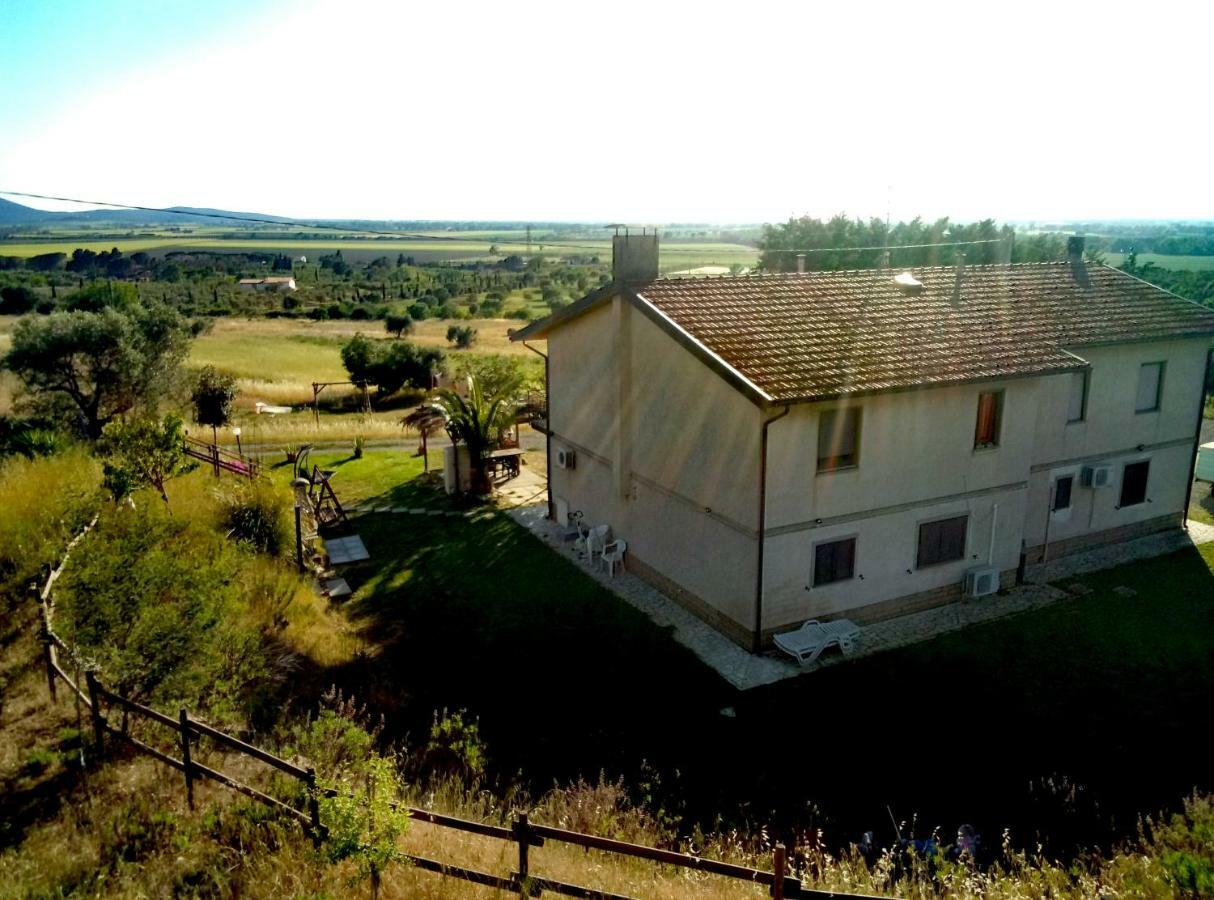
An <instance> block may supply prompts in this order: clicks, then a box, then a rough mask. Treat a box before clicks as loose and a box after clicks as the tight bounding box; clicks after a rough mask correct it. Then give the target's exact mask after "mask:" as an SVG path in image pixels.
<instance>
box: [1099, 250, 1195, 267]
mask: <svg viewBox="0 0 1214 900" xmlns="http://www.w3.org/2000/svg"><path fill="white" fill-rule="evenodd" d="M1128 257H1129V254H1128V253H1105V254H1104V260H1105V262H1106V263H1108V264H1109V265H1110V266H1120V265H1122V264H1123V263H1124V262H1125V261H1126V259H1127V258H1128ZM1147 263H1154V264H1155V265H1157V266H1159V267H1160V268H1163V269H1192V270H1204V269H1214V256H1168V255H1165V254H1162V253H1139V254H1138V265H1140V266H1145V265H1146V264H1147Z"/></svg>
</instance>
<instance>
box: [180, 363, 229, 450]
mask: <svg viewBox="0 0 1214 900" xmlns="http://www.w3.org/2000/svg"><path fill="white" fill-rule="evenodd" d="M235 399H236V379H235V378H233V377H232V376H231V375H229V374H227V373H226V372H220V371H219V370H218V369H216V368H215V367H214V366H203V368H202V370H201V371H200V372H199V373H198V380H197V381H196V382H195V383H194V391H193V393H192V394H191V395H190V400H191V401H192V402H193V404H194V421H195V422H197V423H198V424H199V425H210V426H211V442H212V443H216V444H217V443H219V437H218V434H217V429H219V428H222V427H223V426H225V425H227V424H228V422H229V421H230V420H231V418H232V403H233V401H234V400H235Z"/></svg>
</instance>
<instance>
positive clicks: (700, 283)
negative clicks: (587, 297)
mask: <svg viewBox="0 0 1214 900" xmlns="http://www.w3.org/2000/svg"><path fill="white" fill-rule="evenodd" d="M896 274H898V273H897V272H896V271H890V270H881V269H870V270H862V271H847V272H811V273H807V274H804V275H755V276H736V277H724V278H702V279H691V278H671V279H659V280H657V281H652V282H649V283H648V284H643V285H638V286H636V287H635V288H634V292H635V293H636V294H638V295H639V296H640V297H641V298H643V300H644V301H646V302H647V303H649V304H650V305H652V306H653V307H655V308H656V309H657V310H659V311H660V312H661V313H662V314H663V315H664V316H666V317H668V318H669V319H670V320H672V321H673V322H674V323H675V324H676V325H677V326H678V327H679V328H681V329H682V330H683V331H685V332H687V333H688V334H689V335H690V336H691V337H692V338H694V339H695V341H697V342H699V343H700V344H702V345H703V346H705V347H707V348H708V350H710V351H711V352H712V353H713V354H715V355H717V356H719V357H720V358H721V359H723V360H724V361H725V362H726V363H728V364H729V366H731V367H732V368H733V369H735V370H736V371H737V372H739V373H740V374H741V375H742V376H743V378H745V379H746V380H747V381H749V382H751V383H752V384H753V385H754V386H755V387H757V388H758V389H759V390H760V391H762V392H763V393H765V394H766V395H767V396H768V397H769V398H770V399H771V400H774V401H780V402H783V401H792V400H810V399H818V398H827V397H835V396H840V395H846V394H855V393H865V392H874V391H885V390H896V389H899V388H908V387H914V386H918V385H933V384H948V383H955V382H964V381H976V380H981V379H986V378H1000V377H1006V376H1016V375H1028V374H1034V373H1049V372H1061V371H1066V370H1068V369H1075V368H1079V367H1082V366H1083V365H1084V363H1083V361H1082V359H1081V358H1080V357H1081V356H1082V349H1081V348H1082V347H1083V346H1084V345H1086V344H1103V343H1121V342H1125V341H1140V340H1153V339H1154V340H1158V339H1166V338H1172V337H1184V336H1194V335H1214V311H1211V310H1206V309H1203V308H1201V307H1199V306H1197V305H1196V304H1194V303H1190V302H1189V301H1187V300H1182V299H1181V298H1179V297H1176V296H1174V295H1172V294H1169V293H1168V292H1166V291H1163V290H1160V289H1159V288H1156V287H1154V286H1153V285H1149V284H1147V283H1146V282H1143V281H1140V280H1138V279H1137V278H1133V277H1131V276H1129V275H1126V274H1125V273H1124V272H1121V271H1118V270H1117V269H1112V268H1108V267H1106V266H1091V267H1087V269H1086V276H1085V275H1084V272H1082V271H1080V272H1078V273H1077V272H1076V271H1074V270H1072V267H1071V264H1070V263H1068V262H1061V263H1023V264H1015V265H999V266H969V267H967V268H966V269H965V276H964V278H963V281H962V289H961V298H960V301H959V302H958V303H956V304H954V303H953V286H954V283H955V278H956V270H955V269H953V268H951V267H948V268H924V269H915V270H913V275H914V277H915V278H916V279H918V280H919V281H920V282H922V284H923V291H922V293H920V294H918V295H914V296H908V295H907V294H905V293H903V292H902V291H900V290H899V289H898V288H897V287H896V286H895V284H894V276H895V275H896ZM1077 276H1078V277H1077ZM1085 281H1086V284H1085V283H1083V282H1085ZM1068 349H1069V350H1070V351H1072V352H1067V350H1068ZM1075 354H1078V356H1077V355H1075Z"/></svg>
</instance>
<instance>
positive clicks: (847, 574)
mask: <svg viewBox="0 0 1214 900" xmlns="http://www.w3.org/2000/svg"><path fill="white" fill-rule="evenodd" d="M855 574H856V539H855V538H854V537H852V538H843V539H842V540H839V541H827V542H826V543H823V544H818V545H817V546H815V547H814V577H813V585H814V587H821V586H822V585H824V584H832V583H834V582H836V581H847V580H848V579H849V578H852V577H854V576H855Z"/></svg>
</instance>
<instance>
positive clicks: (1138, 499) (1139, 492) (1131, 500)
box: [1120, 460, 1151, 507]
mask: <svg viewBox="0 0 1214 900" xmlns="http://www.w3.org/2000/svg"><path fill="white" fill-rule="evenodd" d="M1150 475H1151V461H1150V460H1143V461H1142V462H1136V463H1128V464H1127V465H1126V467H1125V468H1124V469H1123V470H1122V471H1121V503H1120V505H1121V506H1123V507H1124V506H1137V505H1138V504H1139V503H1145V502H1146V500H1147V480H1148V479H1149V478H1150Z"/></svg>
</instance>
